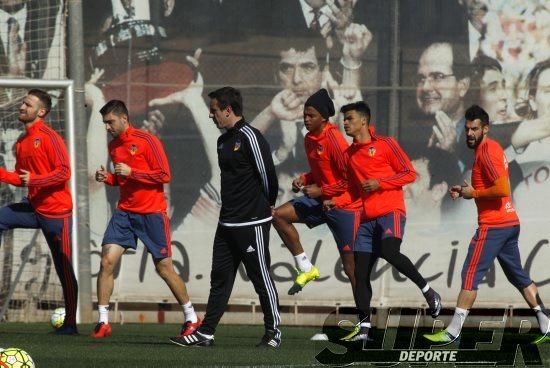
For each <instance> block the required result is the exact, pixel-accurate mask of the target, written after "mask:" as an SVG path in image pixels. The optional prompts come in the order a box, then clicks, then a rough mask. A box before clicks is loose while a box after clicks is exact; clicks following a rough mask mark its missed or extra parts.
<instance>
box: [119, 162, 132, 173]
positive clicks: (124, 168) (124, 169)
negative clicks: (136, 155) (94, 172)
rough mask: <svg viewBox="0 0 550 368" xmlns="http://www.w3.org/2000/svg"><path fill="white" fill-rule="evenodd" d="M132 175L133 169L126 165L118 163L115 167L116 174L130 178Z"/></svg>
mask: <svg viewBox="0 0 550 368" xmlns="http://www.w3.org/2000/svg"><path fill="white" fill-rule="evenodd" d="M131 173H132V168H131V167H130V166H128V165H126V164H125V163H122V162H121V163H118V164H116V165H115V174H117V175H121V176H130V174H131Z"/></svg>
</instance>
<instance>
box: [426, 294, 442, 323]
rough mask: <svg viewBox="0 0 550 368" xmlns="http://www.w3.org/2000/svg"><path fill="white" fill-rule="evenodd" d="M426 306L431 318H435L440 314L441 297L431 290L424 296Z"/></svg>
mask: <svg viewBox="0 0 550 368" xmlns="http://www.w3.org/2000/svg"><path fill="white" fill-rule="evenodd" d="M424 297H425V298H426V301H427V302H428V306H429V307H430V315H431V316H432V318H437V317H438V316H439V313H441V296H439V294H438V293H436V291H435V290H434V289H432V288H430V290H428V291H427V292H426V294H424Z"/></svg>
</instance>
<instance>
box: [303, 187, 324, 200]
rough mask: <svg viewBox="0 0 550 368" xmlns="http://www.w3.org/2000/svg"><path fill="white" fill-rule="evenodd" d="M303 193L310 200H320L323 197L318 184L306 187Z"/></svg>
mask: <svg viewBox="0 0 550 368" xmlns="http://www.w3.org/2000/svg"><path fill="white" fill-rule="evenodd" d="M302 193H304V195H305V196H306V197H308V198H319V197H320V196H322V195H323V191H322V190H321V188H319V187H318V186H317V184H311V185H306V186H305V187H303V188H302Z"/></svg>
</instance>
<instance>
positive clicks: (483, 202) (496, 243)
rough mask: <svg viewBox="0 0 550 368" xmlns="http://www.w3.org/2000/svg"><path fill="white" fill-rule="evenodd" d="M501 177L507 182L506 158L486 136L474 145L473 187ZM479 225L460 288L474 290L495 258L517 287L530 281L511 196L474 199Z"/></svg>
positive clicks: (485, 185) (481, 187)
mask: <svg viewBox="0 0 550 368" xmlns="http://www.w3.org/2000/svg"><path fill="white" fill-rule="evenodd" d="M501 178H505V179H506V181H508V178H509V174H508V161H507V159H506V156H505V154H504V151H503V149H502V147H501V146H500V144H498V143H497V142H496V141H494V140H492V139H489V138H485V140H484V141H483V142H482V143H481V144H480V145H479V146H478V147H477V148H476V150H475V159H474V165H473V168H472V187H473V188H474V189H475V190H476V191H482V190H485V189H488V188H491V187H492V186H494V185H495V182H496V181H498V180H499V179H501ZM475 203H476V206H477V211H478V225H479V228H478V229H477V231H476V233H475V235H474V237H473V238H472V241H471V242H470V246H469V248H468V255H467V256H466V260H465V261H464V265H463V267H462V288H463V289H465V290H477V288H478V285H479V283H480V281H481V280H482V279H483V277H484V276H485V274H486V273H487V271H488V270H489V267H491V265H492V264H493V263H494V260H495V258H496V259H498V262H499V263H500V265H501V267H502V269H503V270H504V273H505V274H506V277H507V279H508V280H509V281H510V282H511V283H512V284H513V285H514V286H515V287H516V288H518V289H519V290H521V289H523V288H525V287H527V286H529V285H530V284H531V283H532V282H533V281H532V280H531V279H530V278H529V275H528V274H527V272H525V270H524V269H523V267H522V266H521V258H520V253H519V247H518V238H519V233H520V226H519V218H518V216H517V213H516V210H515V209H514V206H513V205H512V198H511V197H510V196H505V197H480V198H475Z"/></svg>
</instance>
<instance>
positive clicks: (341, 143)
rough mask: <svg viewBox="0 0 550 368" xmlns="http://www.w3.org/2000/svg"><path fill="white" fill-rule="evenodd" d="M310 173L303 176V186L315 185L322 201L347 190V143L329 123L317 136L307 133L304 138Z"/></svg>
mask: <svg viewBox="0 0 550 368" xmlns="http://www.w3.org/2000/svg"><path fill="white" fill-rule="evenodd" d="M304 145H305V149H306V155H307V160H308V162H309V167H310V170H311V171H310V172H309V173H307V174H303V176H302V180H303V182H304V185H310V184H314V183H315V184H317V186H319V187H320V188H321V191H322V192H323V199H330V198H332V197H334V196H336V195H340V194H342V193H343V192H345V191H346V190H347V185H348V184H347V178H346V168H347V165H346V157H345V154H344V152H345V151H346V149H347V148H348V146H349V145H348V142H347V141H346V139H345V138H344V137H343V136H342V133H340V131H339V130H338V128H336V126H334V125H333V124H331V123H327V124H326V125H325V127H324V128H323V130H322V131H321V133H320V134H319V135H314V134H313V133H311V132H309V133H307V134H306V136H305V138H304Z"/></svg>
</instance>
